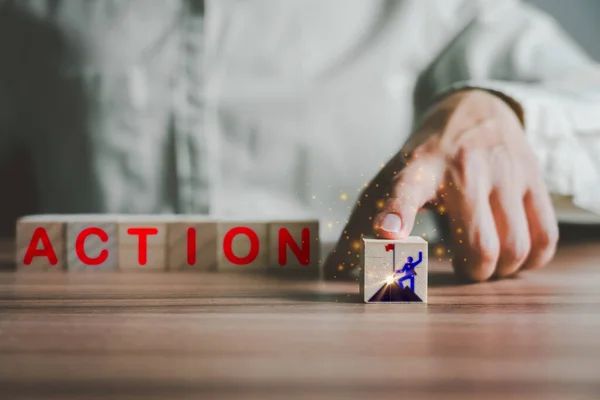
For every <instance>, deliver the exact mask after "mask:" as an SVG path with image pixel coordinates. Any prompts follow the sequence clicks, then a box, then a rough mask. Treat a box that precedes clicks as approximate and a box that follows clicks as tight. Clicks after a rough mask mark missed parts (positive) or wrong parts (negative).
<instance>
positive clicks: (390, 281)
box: [385, 275, 394, 285]
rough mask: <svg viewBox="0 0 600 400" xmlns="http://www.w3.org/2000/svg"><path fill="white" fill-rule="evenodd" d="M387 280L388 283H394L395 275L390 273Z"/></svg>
mask: <svg viewBox="0 0 600 400" xmlns="http://www.w3.org/2000/svg"><path fill="white" fill-rule="evenodd" d="M385 282H386V283H387V284H388V285H391V284H392V283H394V275H390V276H388V277H387V278H385Z"/></svg>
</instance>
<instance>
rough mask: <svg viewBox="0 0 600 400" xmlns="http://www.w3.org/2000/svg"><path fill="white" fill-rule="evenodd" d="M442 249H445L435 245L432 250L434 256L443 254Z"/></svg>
mask: <svg viewBox="0 0 600 400" xmlns="http://www.w3.org/2000/svg"><path fill="white" fill-rule="evenodd" d="M444 250H445V249H444V246H442V245H438V246H436V247H435V249H434V250H433V251H434V254H435V255H436V256H438V257H442V256H443V255H444Z"/></svg>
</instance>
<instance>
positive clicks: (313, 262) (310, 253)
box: [268, 220, 320, 269]
mask: <svg viewBox="0 0 600 400" xmlns="http://www.w3.org/2000/svg"><path fill="white" fill-rule="evenodd" d="M268 236H269V268H310V269H318V266H319V255H320V243H319V221H317V220H307V221H275V222H270V223H269V234H268Z"/></svg>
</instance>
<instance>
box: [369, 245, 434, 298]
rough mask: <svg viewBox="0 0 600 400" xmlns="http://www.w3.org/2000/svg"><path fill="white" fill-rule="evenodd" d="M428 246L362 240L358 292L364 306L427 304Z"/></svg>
mask: <svg viewBox="0 0 600 400" xmlns="http://www.w3.org/2000/svg"><path fill="white" fill-rule="evenodd" d="M427 261H428V257H427V242H426V241H425V240H423V239H422V238H420V237H418V236H410V237H408V238H406V239H403V240H381V239H363V256H362V263H363V264H362V268H361V280H360V289H361V296H362V298H363V299H364V301H365V303H414V302H423V303H427Z"/></svg>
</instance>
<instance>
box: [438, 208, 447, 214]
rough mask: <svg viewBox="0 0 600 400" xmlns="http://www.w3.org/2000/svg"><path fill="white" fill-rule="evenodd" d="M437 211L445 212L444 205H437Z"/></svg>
mask: <svg viewBox="0 0 600 400" xmlns="http://www.w3.org/2000/svg"><path fill="white" fill-rule="evenodd" d="M438 212H439V213H440V214H443V213H445V212H446V207H444V206H439V207H438Z"/></svg>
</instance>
